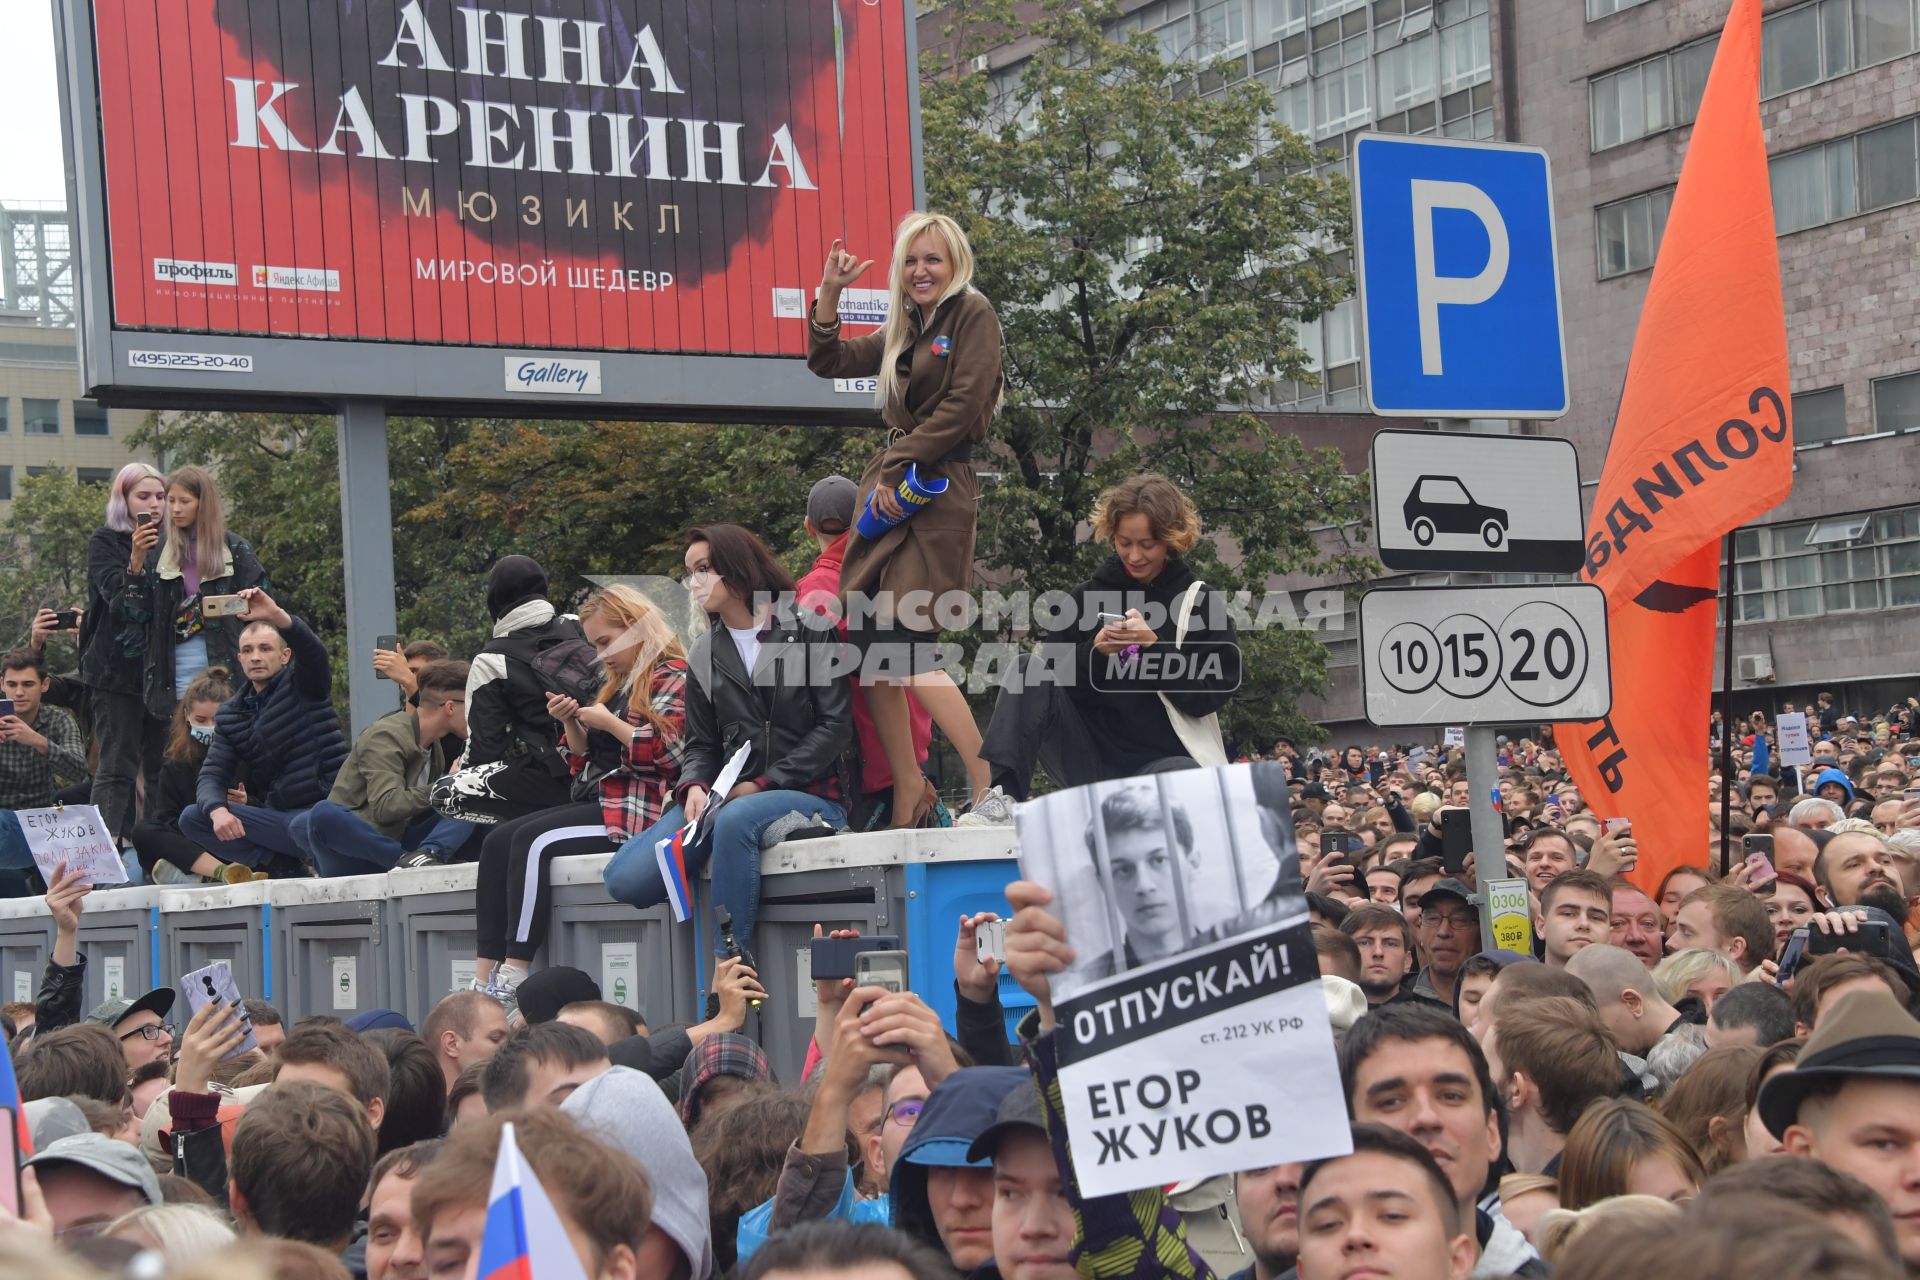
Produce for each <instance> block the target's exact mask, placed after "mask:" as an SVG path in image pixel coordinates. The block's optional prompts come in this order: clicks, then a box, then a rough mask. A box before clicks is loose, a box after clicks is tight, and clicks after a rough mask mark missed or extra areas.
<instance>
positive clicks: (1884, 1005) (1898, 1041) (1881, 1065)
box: [1759, 991, 1920, 1138]
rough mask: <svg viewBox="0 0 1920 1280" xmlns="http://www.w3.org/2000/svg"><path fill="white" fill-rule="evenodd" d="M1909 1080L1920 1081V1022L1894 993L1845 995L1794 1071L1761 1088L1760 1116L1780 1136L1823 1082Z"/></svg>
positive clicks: (1776, 1077) (1811, 1040) (1824, 1083)
mask: <svg viewBox="0 0 1920 1280" xmlns="http://www.w3.org/2000/svg"><path fill="white" fill-rule="evenodd" d="M1864 1079H1879V1080H1905V1081H1910V1082H1912V1083H1913V1084H1916V1085H1920V1022H1916V1021H1914V1019H1913V1017H1912V1015H1910V1014H1909V1013H1908V1012H1907V1011H1906V1010H1905V1009H1903V1008H1901V1006H1900V1002H1899V1001H1898V1000H1896V999H1894V996H1893V993H1892V992H1891V991H1856V992H1853V993H1851V994H1849V995H1845V996H1842V997H1841V998H1840V1000H1839V1001H1838V1002H1837V1003H1836V1004H1835V1005H1834V1007H1833V1011H1832V1012H1831V1013H1829V1014H1828V1015H1827V1017H1826V1019H1825V1020H1824V1021H1823V1022H1821V1024H1820V1026H1819V1027H1818V1028H1816V1029H1815V1030H1814V1033H1813V1034H1812V1035H1811V1036H1809V1037H1808V1038H1807V1044H1806V1047H1805V1048H1804V1049H1802V1050H1801V1051H1800V1057H1799V1059H1798V1060H1797V1061H1796V1062H1795V1063H1794V1066H1793V1070H1791V1071H1782V1072H1780V1073H1779V1074H1778V1075H1775V1076H1773V1077H1771V1078H1770V1079H1768V1081H1767V1082H1766V1084H1764V1085H1762V1086H1761V1088H1760V1100H1759V1107H1760V1119H1761V1120H1762V1121H1763V1122H1764V1123H1765V1124H1766V1126H1767V1131H1768V1132H1769V1133H1771V1134H1773V1136H1774V1137H1776V1138H1778V1137H1780V1136H1781V1135H1782V1134H1784V1133H1785V1132H1786V1131H1787V1126H1789V1125H1791V1124H1792V1123H1793V1122H1794V1121H1795V1120H1796V1119H1798V1118H1799V1115H1800V1104H1801V1103H1802V1102H1804V1101H1806V1098H1807V1095H1808V1094H1810V1093H1812V1092H1814V1090H1816V1089H1818V1088H1820V1087H1821V1086H1823V1085H1827V1084H1833V1083H1844V1082H1846V1081H1848V1080H1864Z"/></svg>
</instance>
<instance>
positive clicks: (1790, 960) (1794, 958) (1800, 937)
mask: <svg viewBox="0 0 1920 1280" xmlns="http://www.w3.org/2000/svg"><path fill="white" fill-rule="evenodd" d="M1810 932H1811V930H1809V929H1808V928H1807V927H1806V926H1805V925H1802V926H1801V927H1800V928H1798V929H1795V930H1794V931H1793V932H1792V933H1790V934H1788V935H1787V945H1786V946H1785V947H1784V948H1783V949H1782V950H1781V952H1780V966H1779V969H1780V972H1779V982H1780V983H1781V984H1782V985H1783V986H1784V985H1785V984H1786V982H1787V980H1788V979H1789V978H1791V977H1793V975H1794V974H1796V973H1798V972H1800V966H1801V965H1803V964H1805V963H1806V960H1807V935H1808V934H1809V933H1810Z"/></svg>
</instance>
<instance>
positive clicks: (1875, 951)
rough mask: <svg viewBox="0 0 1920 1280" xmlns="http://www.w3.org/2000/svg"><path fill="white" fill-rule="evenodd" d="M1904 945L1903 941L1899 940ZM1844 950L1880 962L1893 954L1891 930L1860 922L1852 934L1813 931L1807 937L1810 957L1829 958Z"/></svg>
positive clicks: (1877, 921) (1883, 926) (1865, 921)
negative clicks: (1871, 957)
mask: <svg viewBox="0 0 1920 1280" xmlns="http://www.w3.org/2000/svg"><path fill="white" fill-rule="evenodd" d="M1901 941H1902V943H1903V944H1904V943H1905V941H1906V940H1905V939H1904V938H1903V939H1901ZM1842 949H1845V950H1847V951H1851V952H1853V953H1854V954H1855V955H1863V956H1878V957H1880V958H1881V959H1882V960H1884V959H1886V958H1887V957H1888V956H1890V955H1892V954H1893V930H1891V929H1889V928H1888V927H1887V926H1886V925H1885V924H1884V923H1882V922H1881V921H1879V920H1862V921H1861V922H1860V928H1859V929H1858V930H1856V931H1855V932H1853V933H1822V932H1819V931H1817V930H1816V931H1814V932H1812V933H1810V934H1809V935H1808V937H1807V954H1808V955H1810V956H1830V955H1832V954H1833V953H1834V952H1836V951H1840V950H1842Z"/></svg>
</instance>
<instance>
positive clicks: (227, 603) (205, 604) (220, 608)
mask: <svg viewBox="0 0 1920 1280" xmlns="http://www.w3.org/2000/svg"><path fill="white" fill-rule="evenodd" d="M246 611H247V602H246V601H245V600H244V599H242V598H241V597H239V596H202V597H201V598H200V616H201V617H203V618H237V617H239V616H240V615H241V614H243V613H245V612H246Z"/></svg>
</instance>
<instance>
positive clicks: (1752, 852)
mask: <svg viewBox="0 0 1920 1280" xmlns="http://www.w3.org/2000/svg"><path fill="white" fill-rule="evenodd" d="M1740 847H1741V848H1742V849H1745V850H1746V851H1747V861H1748V862H1752V861H1753V860H1754V859H1755V858H1756V857H1758V858H1764V859H1766V862H1767V865H1768V866H1772V865H1773V833H1772V832H1770V831H1756V832H1753V833H1752V834H1751V835H1744V836H1741V837H1740Z"/></svg>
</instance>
